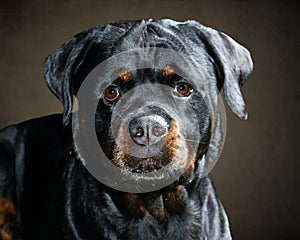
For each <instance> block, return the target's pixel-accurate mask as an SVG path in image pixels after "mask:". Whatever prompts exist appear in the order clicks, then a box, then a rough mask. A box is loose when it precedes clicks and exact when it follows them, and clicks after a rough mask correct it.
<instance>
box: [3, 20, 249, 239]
mask: <svg viewBox="0 0 300 240" xmlns="http://www.w3.org/2000/svg"><path fill="white" fill-rule="evenodd" d="M132 50H134V51H136V52H131V51H132ZM145 50H146V54H145ZM139 51H143V54H141V52H139ZM165 51H171V53H170V52H169V54H166V55H165V54H164V53H165ZM124 52H126V57H125V58H123V55H122V53H124ZM173 53H174V54H175V55H176V54H179V55H180V54H183V55H185V56H189V58H190V59H192V60H191V61H190V62H192V64H191V66H190V67H185V68H184V69H183V67H182V68H181V67H180V66H179V65H180V64H179V62H180V61H181V60H182V59H183V58H181V57H178V58H177V57H173V56H174V54H173ZM160 54H161V55H160ZM172 54H173V55H172ZM142 55H143V56H142ZM150 55H151V56H152V55H153V56H156V57H155V59H156V60H157V59H158V62H159V63H158V64H157V65H155V64H154V63H153V62H154V61H153V62H152V63H151V64H152V65H153V67H152V65H151V64H148V61H147V56H150ZM179 55H177V56H179ZM113 56H117V57H116V59H117V60H114V61H115V62H114V63H117V64H115V65H111V64H109V63H108V64H106V65H105V64H104V66H105V69H104V71H102V70H101V71H98V73H97V71H96V73H95V71H94V69H96V68H97V66H99V65H101V64H102V63H103V62H107V60H108V59H110V58H111V57H113ZM133 58H136V59H137V60H136V62H134V63H133V64H132V65H130V64H131V63H132V59H133ZM171 58H173V61H171ZM124 59H125V60H124ZM126 59H127V60H126ZM145 59H146V60H145ZM120 62H122V63H123V64H124V65H122V66H120V64H119V63H120ZM141 63H143V64H144V65H143V66H138V67H137V66H136V65H135V64H141ZM160 64H161V65H160ZM101 66H102V67H103V65H101ZM124 66H125V67H126V68H125V67H124ZM185 66H187V65H185ZM182 69H183V70H182ZM252 69H253V63H252V60H251V56H250V53H249V51H248V50H247V49H245V48H244V47H242V46H241V45H240V44H238V43H237V42H235V41H234V40H233V39H232V38H230V37H229V36H227V35H226V34H224V33H221V32H219V31H217V30H214V29H212V28H209V27H205V26H203V25H201V24H200V23H198V22H196V21H191V20H189V21H185V22H176V21H173V20H170V19H161V20H152V19H147V20H139V21H120V22H115V23H111V24H107V25H103V26H98V27H94V28H91V29H89V30H87V31H84V32H81V33H79V34H77V35H75V36H74V37H73V38H71V39H70V40H68V41H67V42H66V43H64V44H63V45H62V46H61V47H60V48H59V49H58V50H57V51H55V52H54V53H52V54H51V55H49V56H48V57H47V58H46V61H45V79H46V83H47V85H48V86H49V88H50V90H51V91H52V92H53V93H54V95H55V96H56V97H57V98H58V99H59V100H60V101H61V102H62V104H63V106H64V111H63V113H62V114H55V115H49V116H45V117H41V118H36V119H32V120H28V121H25V122H22V123H19V124H16V125H11V126H8V127H6V128H4V129H3V130H2V131H1V132H0V158H1V160H0V230H1V234H0V236H1V237H0V239H1V240H11V239H14V240H15V239H31V240H32V239H51V240H53V239H77V240H79V239H186V240H187V239H231V233H230V227H229V222H228V219H227V216H226V213H225V211H224V209H223V207H222V205H221V203H220V201H219V199H218V197H217V195H216V192H215V189H214V187H213V184H212V182H211V180H210V178H209V176H208V175H207V174H203V169H204V168H205V169H207V168H208V167H207V166H206V165H203V163H205V164H206V163H207V162H208V160H205V159H207V156H208V154H209V151H210V149H211V148H212V147H211V145H212V144H215V145H214V146H216V147H218V144H219V142H220V136H221V135H220V134H219V135H218V134H217V133H216V132H214V129H218V126H220V121H221V120H220V118H218V114H216V115H214V114H213V113H214V111H212V108H213V102H215V99H216V96H217V95H218V94H219V92H220V91H221V89H223V90H224V97H225V99H226V102H227V104H228V105H229V107H230V108H231V110H232V111H233V112H234V113H235V114H236V115H237V116H238V117H240V118H242V119H246V118H247V112H246V108H245V103H244V100H243V96H242V93H241V87H242V86H243V84H244V83H245V81H246V80H247V78H248V76H249V75H250V73H251V72H252ZM181 70H182V71H181ZM110 71H116V73H114V74H115V75H114V76H115V77H112V79H110V80H109V81H107V82H106V84H102V83H103V82H105V80H102V78H100V77H98V78H97V77H96V79H98V82H97V83H96V85H95V88H94V89H92V92H90V94H87V95H84V97H78V96H79V95H80V94H79V92H80V91H81V89H82V88H83V87H82V86H83V85H84V84H83V83H84V81H85V79H86V78H87V77H88V76H89V75H90V74H91V73H94V75H95V74H96V75H97V74H104V75H105V74H107V73H108V72H110ZM184 74H187V75H194V78H193V79H192V78H189V77H186V78H185V77H183V75H184ZM112 75H113V74H112ZM200 75H201V77H199V76H200ZM97 76H98V75H97ZM201 81H203V82H204V83H203V84H202V85H201ZM97 84H98V85H97ZM200 85H201V86H200ZM199 86H200V87H199ZM204 95H205V96H204ZM85 97H86V98H88V99H89V100H88V103H87V106H89V104H90V102H89V101H93V102H95V104H94V105H95V106H94V107H92V110H91V111H90V112H91V116H92V117H89V115H88V114H89V113H88V111H86V110H85V109H84V107H82V106H80V104H81V102H82V101H84V99H85ZM75 99H77V100H78V104H79V109H77V113H76V110H74V108H73V107H74V101H75ZM82 99H83V100H82ZM188 110H190V111H188ZM80 111H81V112H80ZM74 116H76V117H74ZM93 117H94V118H93ZM76 119H77V120H78V121H77V123H76V121H75V120H76ZM218 119H219V120H218ZM87 122H91V126H93V130H94V131H95V138H96V140H97V144H98V147H99V146H100V148H101V149H102V151H103V154H104V155H103V156H105V157H106V158H107V159H108V160H109V161H110V164H111V166H110V168H113V169H119V170H120V174H121V175H122V174H123V176H124V177H125V178H126V177H127V178H128V179H130V181H131V183H132V184H129V185H130V186H129V187H132V186H133V185H134V186H135V184H134V183H135V182H136V183H142V184H143V181H144V182H145V183H148V182H149V181H150V182H151V183H153V182H154V183H156V182H159V184H160V183H162V184H164V186H163V187H160V185H159V184H158V185H159V186H156V187H157V188H156V189H151V188H150V187H149V188H148V187H144V188H143V186H144V185H142V188H143V189H142V191H138V190H132V191H130V189H129V190H128V191H127V192H126V191H124V190H122V189H126V186H125V185H124V186H125V187H124V188H122V189H118V187H119V185H120V184H122V182H120V184H117V186H113V185H111V186H109V184H106V183H105V182H102V181H99V180H98V179H97V178H98V176H96V175H94V174H93V173H95V174H97V171H98V170H99V171H100V168H99V169H98V168H93V169H88V164H89V161H90V160H89V159H88V157H87V154H88V153H90V151H89V146H84V147H87V150H83V149H81V147H80V146H78V144H76V142H77V140H76V138H78V137H79V139H82V138H83V140H86V139H89V138H90V136H91V134H89V131H88V130H85V127H86V126H87ZM189 137H191V138H193V139H192V140H191V141H190V142H188V141H189V139H188V138H189ZM74 139H75V140H74ZM78 142H80V141H78ZM83 142H85V141H83ZM191 143H195V144H194V145H193V144H191ZM97 144H96V145H97ZM87 145H88V144H87ZM192 145H193V146H192ZM82 150H83V151H82ZM91 155H92V154H91ZM93 156H95V155H93ZM96 159H97V156H96ZM93 161H94V160H93ZM101 171H102V173H103V174H101V176H103V175H105V171H106V170H105V165H101ZM116 171H117V170H116ZM174 172H176V174H174ZM206 173H208V171H206ZM101 176H100V177H101ZM106 176H107V175H106ZM108 178H109V177H108ZM168 181H169V182H168ZM165 183H167V185H166V184H165ZM154 185H155V184H154ZM149 186H150V185H149ZM151 186H152V185H151ZM145 188H147V189H145Z"/></svg>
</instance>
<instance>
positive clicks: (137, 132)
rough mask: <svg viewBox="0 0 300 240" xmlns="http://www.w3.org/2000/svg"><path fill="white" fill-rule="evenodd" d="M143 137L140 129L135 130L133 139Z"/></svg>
mask: <svg viewBox="0 0 300 240" xmlns="http://www.w3.org/2000/svg"><path fill="white" fill-rule="evenodd" d="M143 136H144V130H143V129H142V128H141V127H139V128H137V130H136V132H135V137H139V138H140V137H143Z"/></svg>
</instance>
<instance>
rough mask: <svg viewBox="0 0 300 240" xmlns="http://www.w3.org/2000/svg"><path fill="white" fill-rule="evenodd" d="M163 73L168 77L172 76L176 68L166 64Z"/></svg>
mask: <svg viewBox="0 0 300 240" xmlns="http://www.w3.org/2000/svg"><path fill="white" fill-rule="evenodd" d="M163 75H164V76H165V77H167V78H170V77H172V76H173V75H174V68H172V67H171V66H165V68H164V69H163Z"/></svg>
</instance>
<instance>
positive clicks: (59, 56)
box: [44, 32, 89, 126]
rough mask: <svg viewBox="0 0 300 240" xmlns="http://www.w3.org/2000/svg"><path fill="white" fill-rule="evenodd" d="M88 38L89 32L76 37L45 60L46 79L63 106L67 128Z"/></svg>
mask: <svg viewBox="0 0 300 240" xmlns="http://www.w3.org/2000/svg"><path fill="white" fill-rule="evenodd" d="M88 38H89V37H88V34H87V32H82V33H79V34H77V35H75V36H74V37H73V38H71V39H70V40H68V41H67V42H65V43H64V44H63V45H62V46H61V47H60V48H59V49H58V50H56V51H55V52H54V53H52V54H50V55H49V56H48V57H47V58H46V60H45V66H44V77H45V80H46V83H47V85H48V87H49V88H50V90H51V92H52V93H53V94H54V95H55V96H56V97H57V98H58V99H59V100H60V101H61V103H62V104H63V107H64V113H63V124H64V125H65V126H66V125H68V124H69V122H70V116H71V112H72V106H73V94H74V89H73V87H74V79H73V78H74V75H75V73H76V70H77V69H78V67H79V66H80V63H81V60H82V58H83V56H84V49H85V48H86V44H87V42H88V41H87V39H88Z"/></svg>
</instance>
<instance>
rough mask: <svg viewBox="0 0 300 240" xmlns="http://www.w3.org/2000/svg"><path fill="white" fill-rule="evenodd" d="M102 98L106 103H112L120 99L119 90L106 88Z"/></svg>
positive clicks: (113, 87) (112, 87)
mask: <svg viewBox="0 0 300 240" xmlns="http://www.w3.org/2000/svg"><path fill="white" fill-rule="evenodd" d="M103 96H104V98H105V100H106V101H108V102H113V101H115V100H117V99H119V97H120V92H119V89H118V88H117V87H115V86H111V87H108V88H106V89H105V90H104V93H103Z"/></svg>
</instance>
